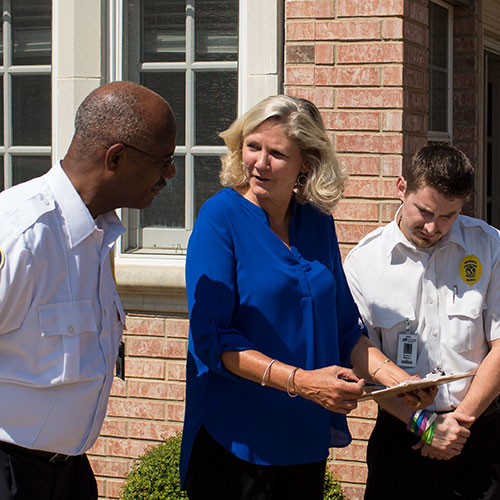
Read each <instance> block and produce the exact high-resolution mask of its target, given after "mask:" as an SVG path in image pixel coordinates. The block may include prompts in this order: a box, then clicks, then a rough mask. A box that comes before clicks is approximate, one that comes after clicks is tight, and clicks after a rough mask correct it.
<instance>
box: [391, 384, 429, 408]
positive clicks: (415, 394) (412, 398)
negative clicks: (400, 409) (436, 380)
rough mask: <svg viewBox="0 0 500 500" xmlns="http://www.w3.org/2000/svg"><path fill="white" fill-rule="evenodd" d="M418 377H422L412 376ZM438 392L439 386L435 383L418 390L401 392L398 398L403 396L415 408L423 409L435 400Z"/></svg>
mask: <svg viewBox="0 0 500 500" xmlns="http://www.w3.org/2000/svg"><path fill="white" fill-rule="evenodd" d="M418 378H420V377H412V380H413V379H418ZM437 392H438V388H437V387H436V386H435V385H433V386H432V387H427V388H426V389H417V390H416V391H411V392H405V393H404V394H399V395H398V398H401V399H402V400H403V401H404V402H405V403H406V404H407V405H408V406H409V407H410V408H412V409H413V410H423V409H424V408H427V407H428V406H429V405H430V404H431V403H432V402H433V401H434V398H435V397H436V394H437Z"/></svg>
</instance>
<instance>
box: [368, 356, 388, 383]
mask: <svg viewBox="0 0 500 500" xmlns="http://www.w3.org/2000/svg"><path fill="white" fill-rule="evenodd" d="M390 361H391V360H390V359H384V361H382V363H380V364H379V365H378V366H377V368H376V369H375V371H374V372H373V373H372V379H373V380H374V381H375V382H376V380H375V375H376V374H377V372H378V371H379V370H380V369H381V368H382V367H383V366H384V365H385V364H386V363H389V362H390Z"/></svg>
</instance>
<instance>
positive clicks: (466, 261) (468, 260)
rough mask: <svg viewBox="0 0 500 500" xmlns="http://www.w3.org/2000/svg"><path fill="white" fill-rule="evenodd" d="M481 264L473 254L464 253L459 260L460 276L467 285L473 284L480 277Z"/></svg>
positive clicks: (481, 271)
mask: <svg viewBox="0 0 500 500" xmlns="http://www.w3.org/2000/svg"><path fill="white" fill-rule="evenodd" d="M482 273H483V266H482V265H481V261H480V260H479V259H478V258H477V257H476V256H475V255H466V256H465V257H464V258H463V259H462V262H460V276H462V279H463V280H464V281H465V282H466V283H467V284H468V285H471V286H472V285H474V283H477V282H478V281H479V278H481V274H482Z"/></svg>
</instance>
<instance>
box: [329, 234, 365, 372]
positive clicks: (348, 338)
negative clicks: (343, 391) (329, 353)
mask: <svg viewBox="0 0 500 500" xmlns="http://www.w3.org/2000/svg"><path fill="white" fill-rule="evenodd" d="M334 240H335V241H334V248H335V261H334V276H335V279H336V282H337V296H336V297H337V298H336V301H337V303H336V307H337V321H338V331H339V350H340V360H341V364H342V365H343V366H351V362H350V359H351V352H352V349H353V348H354V346H355V345H356V344H357V342H358V340H359V338H360V336H361V335H366V334H367V332H366V328H365V325H364V324H363V321H362V320H361V318H360V315H359V311H358V308H357V306H356V303H355V302H354V299H353V296H352V294H351V291H350V290H349V286H348V284H347V280H346V276H345V273H344V269H343V267H342V260H341V256H340V250H339V245H338V241H337V235H336V233H335V229H334Z"/></svg>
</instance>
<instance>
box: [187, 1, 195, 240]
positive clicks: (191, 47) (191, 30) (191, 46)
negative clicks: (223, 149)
mask: <svg viewBox="0 0 500 500" xmlns="http://www.w3.org/2000/svg"><path fill="white" fill-rule="evenodd" d="M195 8H196V5H195V2H194V0H192V1H191V2H188V4H187V5H186V65H187V69H186V160H185V169H186V172H185V179H186V186H185V189H186V195H185V196H186V207H185V225H186V230H188V231H189V230H191V229H192V228H193V225H194V157H193V154H192V148H193V146H194V144H195V140H196V139H195V130H196V126H195V125H196V124H195V78H196V75H195V73H194V70H193V63H194V59H195V21H194V12H195V10H194V9H195Z"/></svg>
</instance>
